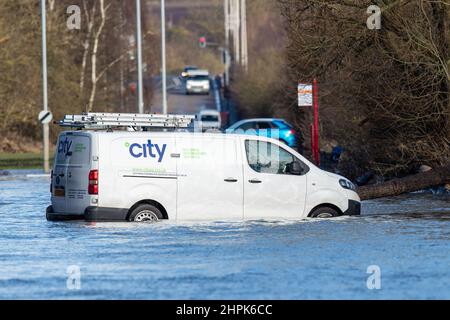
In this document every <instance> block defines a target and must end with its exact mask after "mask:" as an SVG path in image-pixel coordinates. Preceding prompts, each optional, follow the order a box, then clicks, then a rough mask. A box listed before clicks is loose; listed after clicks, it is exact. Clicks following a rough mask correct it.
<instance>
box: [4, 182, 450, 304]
mask: <svg viewBox="0 0 450 320" xmlns="http://www.w3.org/2000/svg"><path fill="white" fill-rule="evenodd" d="M48 205H49V185H48V179H46V178H36V177H34V178H9V179H4V178H2V179H1V180H0V219H1V223H0V299H450V250H449V249H450V241H449V240H450V196H449V195H439V196H438V195H427V194H412V195H408V196H402V197H397V198H391V199H383V200H376V201H368V202H366V203H364V204H363V214H362V216H361V217H343V218H337V219H331V220H312V219H306V220H299V221H254V222H235V223H231V222H204V223H181V222H180V223H175V222H171V221H167V222H161V223H157V224H131V223H96V224H89V223H85V222H70V223H67V222H58V223H55V222H47V221H46V219H45V208H46V207H47V206H48ZM74 266H75V267H74ZM369 266H376V267H375V268H379V269H378V270H379V271H380V277H379V278H377V279H380V285H381V288H380V289H379V290H377V289H373V290H370V289H369V288H368V286H367V280H368V278H369V277H375V276H377V275H378V271H376V272H375V274H373V271H371V272H372V273H367V270H368V267H369ZM68 268H69V269H68ZM77 268H79V270H80V273H79V277H78V273H77V272H76V270H77ZM70 270H72V271H74V270H75V273H74V274H73V275H75V276H72V277H69V281H68V271H70ZM369 270H374V269H373V267H371V268H369ZM70 279H75V280H74V281H70ZM78 279H79V281H78ZM371 279H373V278H371ZM370 283H376V282H371V281H369V284H370ZM78 284H79V289H77V285H78Z"/></svg>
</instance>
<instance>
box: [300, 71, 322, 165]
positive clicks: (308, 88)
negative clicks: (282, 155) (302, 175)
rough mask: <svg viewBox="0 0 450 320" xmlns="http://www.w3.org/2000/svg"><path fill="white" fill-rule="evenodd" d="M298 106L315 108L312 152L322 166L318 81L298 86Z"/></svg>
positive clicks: (317, 162)
mask: <svg viewBox="0 0 450 320" xmlns="http://www.w3.org/2000/svg"><path fill="white" fill-rule="evenodd" d="M298 106H299V107H313V111H314V121H313V124H312V125H311V151H312V156H313V158H314V161H315V163H316V164H317V165H318V166H320V152H319V100H318V90H317V80H316V79H314V81H313V84H312V85H311V84H304V83H299V85H298Z"/></svg>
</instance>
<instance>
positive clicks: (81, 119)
mask: <svg viewBox="0 0 450 320" xmlns="http://www.w3.org/2000/svg"><path fill="white" fill-rule="evenodd" d="M194 119H195V116H191V115H163V114H137V113H95V112H94V113H92V112H90V113H84V114H81V115H75V114H72V115H70V114H68V115H66V116H64V118H63V119H62V120H60V121H58V122H57V124H59V125H60V126H61V127H71V128H78V129H88V130H89V129H91V130H96V129H99V130H101V129H112V128H117V127H127V128H134V129H136V128H154V129H158V128H166V129H177V128H188V127H189V126H190V125H191V123H192V120H194Z"/></svg>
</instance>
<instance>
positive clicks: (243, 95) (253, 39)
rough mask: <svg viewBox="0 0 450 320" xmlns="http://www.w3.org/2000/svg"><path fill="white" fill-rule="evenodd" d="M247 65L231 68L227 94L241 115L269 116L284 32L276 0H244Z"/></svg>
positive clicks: (279, 83) (279, 76) (272, 110)
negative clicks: (244, 67)
mask: <svg viewBox="0 0 450 320" xmlns="http://www.w3.org/2000/svg"><path fill="white" fill-rule="evenodd" d="M247 12H248V13H247V29H248V50H249V53H248V55H249V67H248V72H245V71H244V70H242V69H241V68H239V67H236V68H235V69H234V70H233V75H232V78H233V79H232V80H233V83H232V87H231V94H232V97H233V99H234V100H235V102H236V103H237V108H238V111H239V113H240V116H241V117H246V118H248V117H272V116H273V115H274V113H275V114H278V115H279V114H280V113H281V112H279V111H282V110H278V109H277V108H276V105H277V102H278V100H279V96H280V93H281V88H282V85H283V84H284V81H282V79H283V77H284V76H283V67H284V61H285V60H284V47H285V41H286V34H285V31H284V29H283V23H282V19H281V16H280V12H279V8H278V6H277V1H276V0H265V1H260V0H247Z"/></svg>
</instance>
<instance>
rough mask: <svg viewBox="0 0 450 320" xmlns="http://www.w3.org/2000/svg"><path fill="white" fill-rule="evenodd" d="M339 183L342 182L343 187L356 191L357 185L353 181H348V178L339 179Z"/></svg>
mask: <svg viewBox="0 0 450 320" xmlns="http://www.w3.org/2000/svg"><path fill="white" fill-rule="evenodd" d="M339 184H340V185H341V187H342V188H344V189H348V190H352V191H356V186H355V185H354V184H353V183H351V182H350V181H348V180H347V179H341V180H339Z"/></svg>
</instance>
